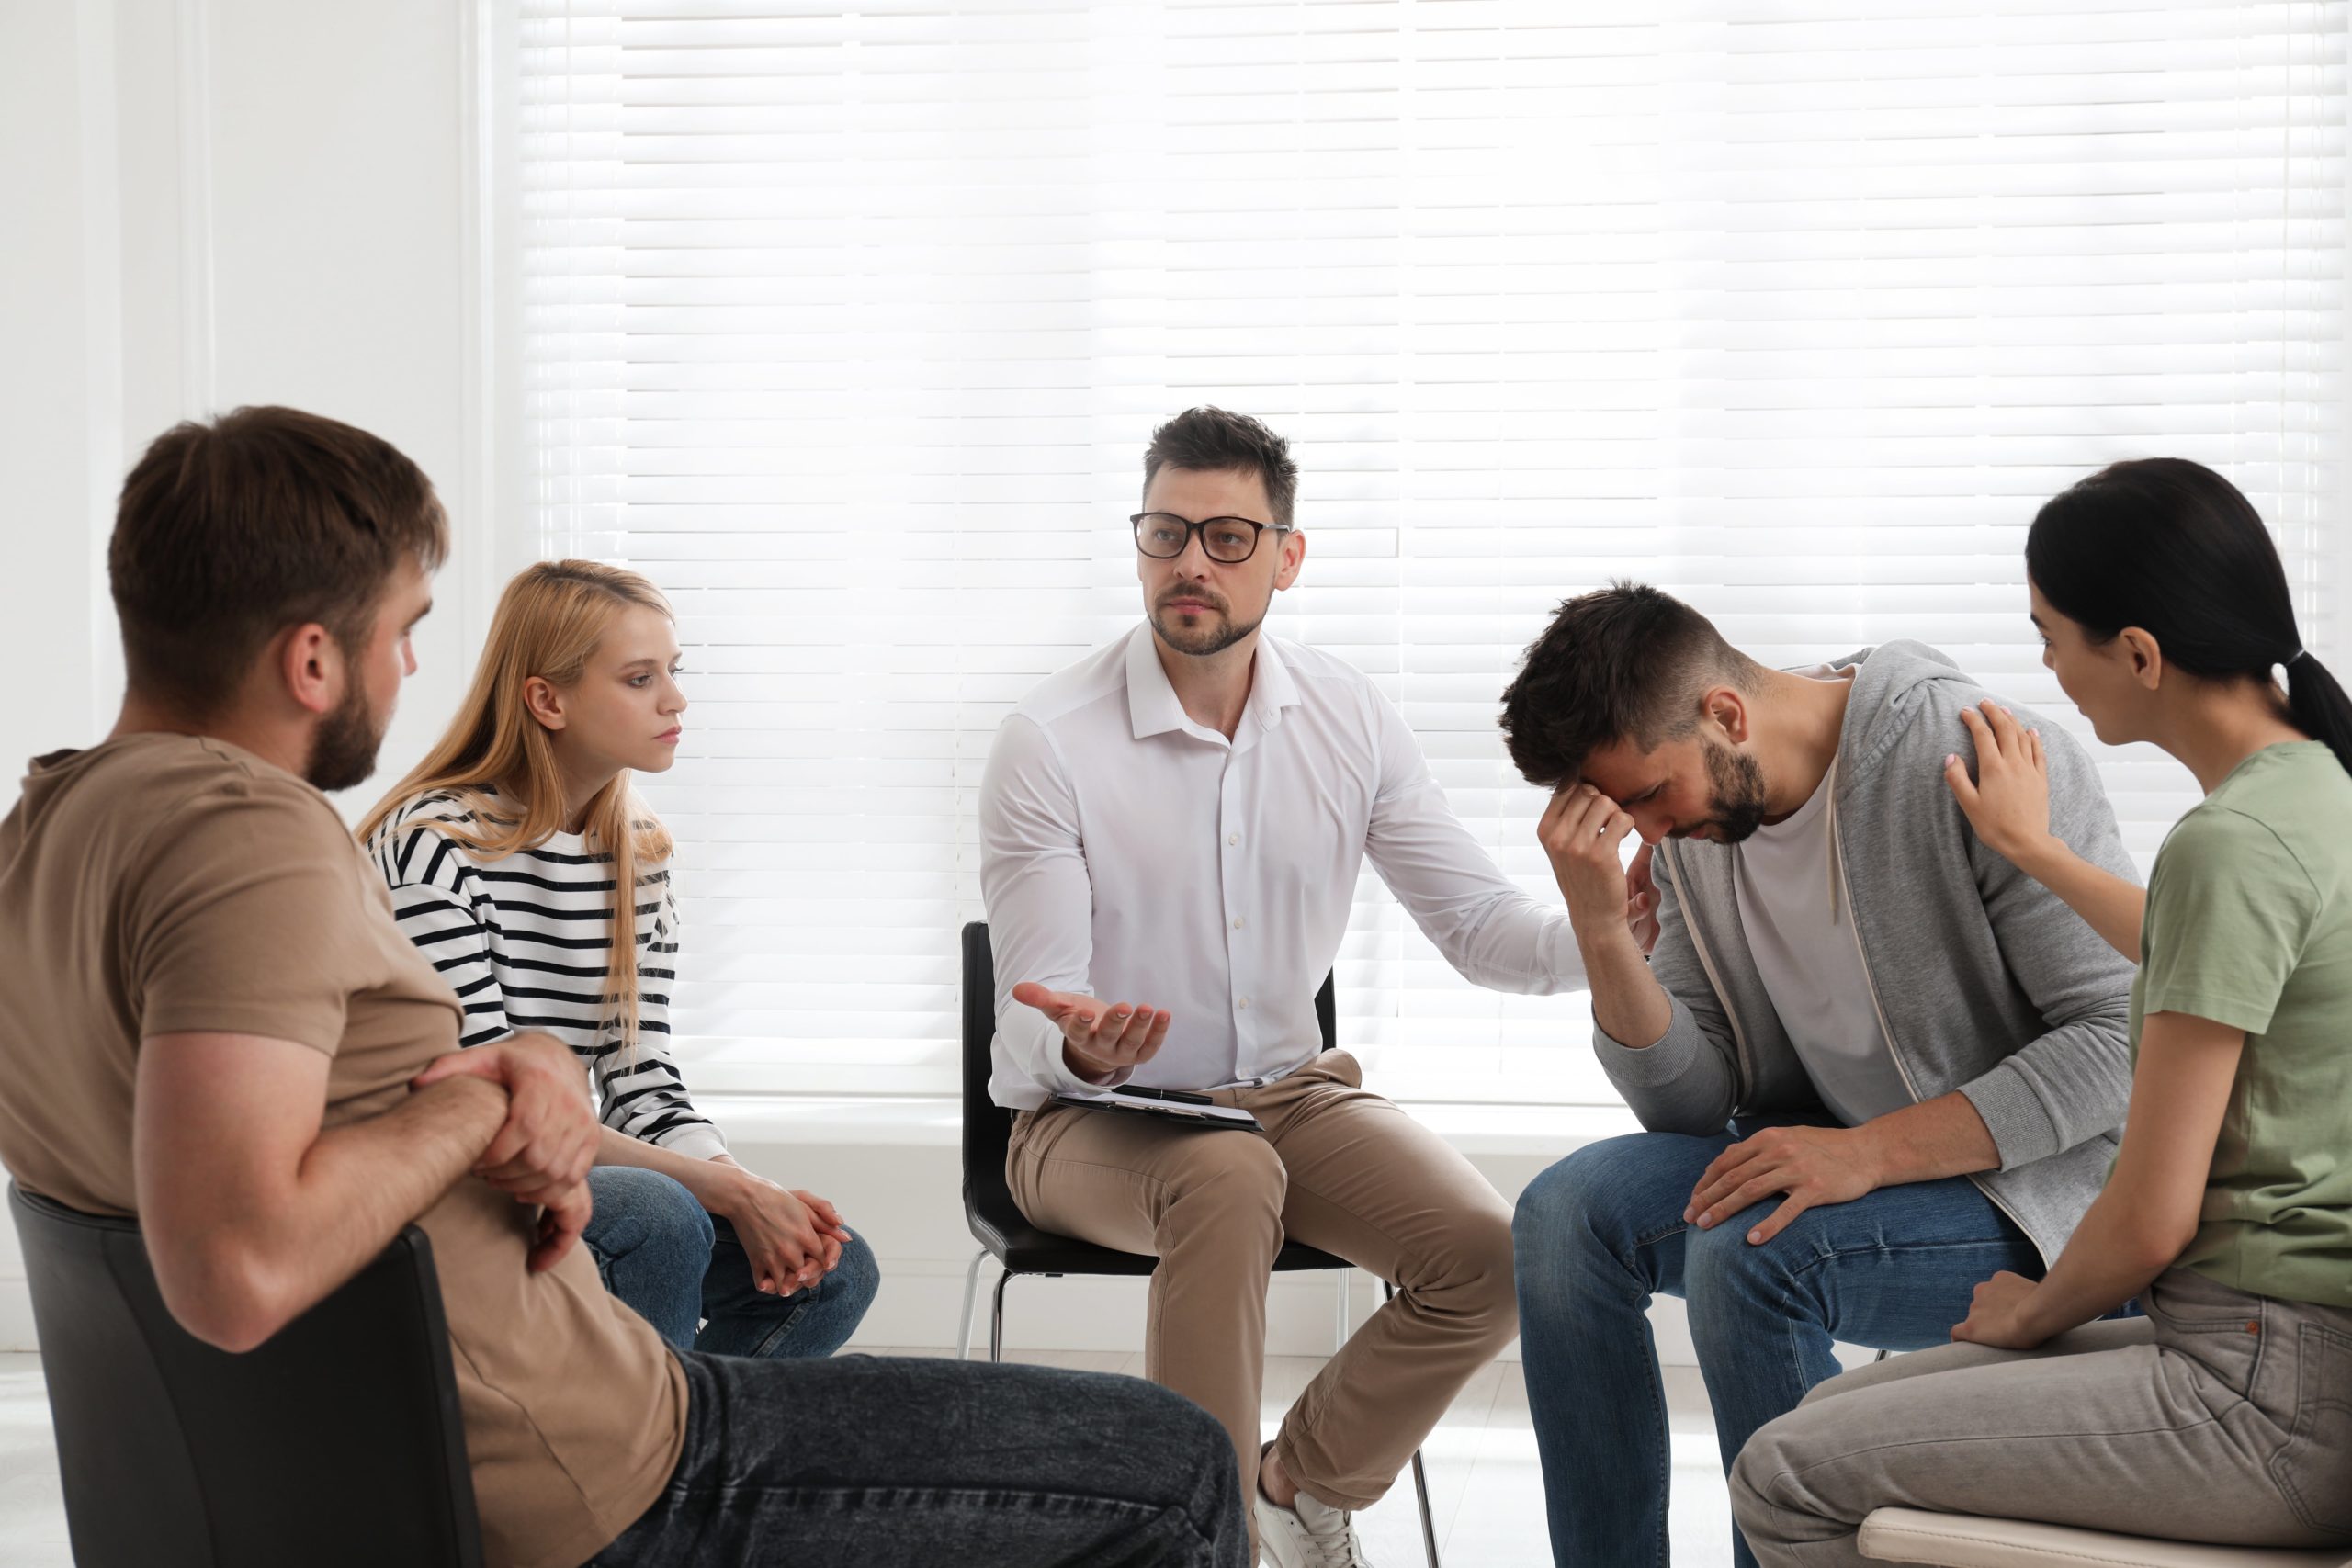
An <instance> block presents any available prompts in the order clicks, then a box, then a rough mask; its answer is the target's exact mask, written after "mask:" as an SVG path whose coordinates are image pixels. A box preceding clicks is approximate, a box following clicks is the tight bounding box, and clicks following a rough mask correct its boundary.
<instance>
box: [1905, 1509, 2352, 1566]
mask: <svg viewBox="0 0 2352 1568" xmlns="http://www.w3.org/2000/svg"><path fill="white" fill-rule="evenodd" d="M1859 1545H1860V1549H1861V1553H1862V1555H1863V1556H1865V1557H1868V1558H1871V1560H1873V1561H1875V1562H1925V1563H1933V1564H1936V1565H1938V1568H2352V1547H2346V1548H2345V1549H2342V1550H2338V1549H2336V1548H2333V1547H2323V1548H2320V1549H2319V1550H2317V1551H2302V1550H2296V1549H2291V1548H2287V1547H2276V1546H2208V1545H2204V1544H2202V1543H2200V1542H2197V1541H2187V1540H2154V1539H2152V1538H2150V1537H2147V1536H2138V1535H2109V1534H2108V1533H2107V1532H2106V1531H2105V1530H2086V1529H2071V1528H2069V1527H2067V1526H2064V1525H2044V1524H2034V1523H2030V1522H2029V1521H2027V1520H2024V1519H1988V1518H1978V1517H1974V1516H1973V1515H1967V1514H1930V1513H1927V1512H1924V1511H1922V1510H1920V1509H1917V1508H1881V1509H1879V1510H1878V1511H1877V1512H1875V1513H1873V1514H1871V1517H1869V1518H1867V1519H1864V1520H1863V1521H1862V1532H1861V1539H1860V1542H1859Z"/></svg>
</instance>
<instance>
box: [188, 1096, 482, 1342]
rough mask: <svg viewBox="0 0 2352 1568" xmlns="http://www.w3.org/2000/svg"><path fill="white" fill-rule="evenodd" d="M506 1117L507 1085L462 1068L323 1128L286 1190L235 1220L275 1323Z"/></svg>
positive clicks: (446, 1180) (321, 1293) (372, 1244)
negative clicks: (460, 1073)
mask: <svg viewBox="0 0 2352 1568" xmlns="http://www.w3.org/2000/svg"><path fill="white" fill-rule="evenodd" d="M505 1117H506V1091H505V1090H504V1089H501V1088H499V1087H498V1086H497V1085H496V1084H493V1083H491V1082H488V1081H487V1080H485V1079H482V1078H479V1077H458V1078H450V1079H447V1080H445V1081H444V1082H441V1083H436V1084H433V1085H431V1086H429V1087H427V1088H425V1089H419V1090H418V1091H416V1092H415V1093H414V1094H413V1095H411V1096H410V1097H409V1098H408V1099H407V1100H405V1101H403V1102H402V1103H401V1104H400V1105H398V1106H396V1107H394V1108H393V1109H392V1110H390V1111H385V1112H384V1113H383V1114H382V1115H379V1116H371V1117H368V1118H367V1119H366V1120H364V1121H360V1122H348V1123H345V1125H343V1126H340V1127H333V1128H329V1129H327V1130H326V1131H324V1132H322V1133H321V1134H319V1136H318V1139H317V1141H316V1142H314V1143H312V1144H311V1148H310V1152H309V1153H308V1154H306V1155H305V1156H303V1158H302V1161H301V1165H300V1169H299V1171H298V1172H297V1173H296V1176H295V1179H294V1183H293V1188H292V1190H290V1191H288V1192H285V1193H283V1194H282V1195H281V1197H280V1201H277V1202H275V1203H269V1204H262V1205H256V1206H255V1207H254V1209H252V1210H249V1211H248V1214H247V1216H246V1219H245V1221H244V1223H243V1224H240V1225H238V1226H237V1227H236V1228H237V1230H239V1231H241V1232H243V1235H241V1236H239V1237H237V1238H236V1239H237V1241H238V1242H239V1243H241V1244H242V1245H240V1246H238V1247H236V1249H235V1250H236V1252H237V1253H239V1254H242V1260H243V1264H244V1266H245V1267H247V1268H249V1269H253V1270H254V1272H255V1274H256V1275H257V1276H258V1277H259V1278H260V1279H261V1280H263V1281H264V1282H265V1284H266V1289H265V1291H264V1292H263V1294H264V1297H265V1299H266V1300H267V1301H269V1302H271V1303H274V1313H273V1315H276V1316H277V1318H278V1320H279V1323H280V1324H281V1325H282V1323H283V1322H285V1321H288V1320H290V1319H292V1318H294V1317H296V1316H299V1315H300V1314H302V1313H303V1312H305V1311H307V1310H309V1309H310V1308H311V1306H313V1305H315V1304H316V1303H318V1302H319V1301H320V1300H322V1298H324V1297H325V1296H326V1295H328V1294H329V1293H330V1292H333V1291H334V1289H335V1288H336V1287H337V1286H339V1285H341V1284H342V1283H343V1282H344V1281H345V1280H348V1279H350V1278H351V1277H352V1276H353V1275H354V1274H356V1273H357V1272H359V1270H360V1269H363V1268H365V1267H366V1266H367V1265H368V1262H369V1261H370V1260H372V1259H373V1258H375V1257H376V1255H377V1254H379V1253H380V1252H381V1251H383V1249H384V1248H385V1247H386V1246H387V1245H388V1244H390V1241H391V1239H392V1237H393V1236H394V1235H397V1234H399V1232H400V1229H401V1226H403V1225H405V1224H408V1223H409V1222H410V1221H412V1220H413V1219H415V1218H416V1217H417V1216H418V1215H419V1214H422V1213H424V1212H425V1211H426V1210H427V1209H429V1208H431V1207H432V1206H433V1205H434V1204H435V1202H437V1201H439V1200H440V1198H441V1195H442V1194H443V1193H445V1192H447V1191H448V1190H449V1189H450V1188H451V1187H452V1186H454V1185H455V1184H456V1183H457V1182H458V1181H459V1180H461V1179H464V1178H465V1176H466V1175H467V1173H468V1172H469V1170H471V1169H472V1168H473V1164H474V1161H475V1160H476V1159H477V1158H478V1157H480V1156H481V1152H482V1151H483V1150H484V1149H486V1148H488V1147H489V1146H490V1141H491V1139H492V1137H494V1136H496V1135H497V1133H498V1130H499V1127H500V1125H501V1124H502V1123H503V1122H504V1120H505ZM209 1250H213V1251H215V1252H216V1253H217V1252H219V1251H223V1250H226V1249H218V1248H216V1249H209ZM273 1331H274V1330H273Z"/></svg>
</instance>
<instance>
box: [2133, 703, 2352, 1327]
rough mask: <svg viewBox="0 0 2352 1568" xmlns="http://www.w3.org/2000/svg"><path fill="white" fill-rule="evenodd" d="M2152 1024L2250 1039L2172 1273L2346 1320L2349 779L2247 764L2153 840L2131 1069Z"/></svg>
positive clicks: (2338, 773) (2318, 757) (2317, 764)
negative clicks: (2188, 1021)
mask: <svg viewBox="0 0 2352 1568" xmlns="http://www.w3.org/2000/svg"><path fill="white" fill-rule="evenodd" d="M2152 1012H2177V1013H2184V1014H2187V1015H2188V1016H2190V1017H2193V1018H2203V1019H2211V1021H2214V1022H2216V1023H2222V1024H2227V1025H2229V1026H2230V1027H2232V1028H2233V1029H2243V1030H2245V1036H2246V1039H2245V1055H2243V1056H2242V1057H2241V1058H2240V1059H2239V1062H2238V1071H2237V1078H2236V1081H2235V1082H2234V1083H2233V1085H2232V1086H2231V1089H2230V1104H2229V1111H2228V1113H2227V1114H2226V1116H2225V1117H2224V1118H2223V1120H2222V1134H2221V1138H2220V1140H2219V1141H2218V1142H2217V1143H2216V1144H2215V1145H2214V1148H2213V1156H2212V1157H2213V1163H2212V1171H2211V1175H2210V1176H2209V1177H2208V1178H2207V1179H2206V1186H2205V1202H2204V1207H2203V1210H2202V1212H2201V1214H2200V1217H2199V1223H2198V1226H2197V1236H2196V1239H2195V1240H2194V1241H2192V1242H2191V1243H2190V1244H2189V1247H2188V1251H2187V1252H2185V1253H2184V1254H2182V1255H2181V1258H2180V1262H2181V1265H2182V1266H2183V1267H2185V1268H2188V1269H2195V1270H2196V1271H2197V1272H2199V1273H2200V1274H2203V1275H2205V1276H2207V1277H2208V1278H2210V1279H2213V1280H2219V1281H2220V1282H2222V1284H2225V1285H2230V1286H2233V1287H2234V1288H2236V1289H2238V1290H2241V1291H2245V1292H2251V1293H2252V1294H2255V1295H2261V1296H2270V1297H2274V1298H2276V1299H2279V1300H2284V1301H2299V1302H2316V1303H2320V1304H2322V1305H2324V1306H2335V1307H2345V1306H2352V773H2346V772H2345V770H2344V768H2343V765H2342V764H2341V763H2339V762H2337V761H2336V760H2335V753H2334V752H2332V751H2330V750H2328V749H2327V748H2326V747H2325V746H2324V745H2322V744H2321V743H2320V742H2318V741H2315V740H2306V741H2299V742H2294V743H2291V744H2288V745H2283V746H2271V747H2267V748H2265V749H2264V750H2260V751H2257V752H2256V753H2255V754H2254V755H2253V756H2251V757H2248V758H2247V759H2246V760H2245V761H2243V762H2241V763H2239V764H2238V766H2237V767H2236V769H2235V770H2233V772H2232V773H2231V774H2230V776H2229V777H2228V778H2226V779H2224V780H2222V784H2221V786H2220V787H2219V788H2217V789H2215V790H2214V791H2213V793H2212V794H2211V795H2207V796H2206V797H2205V799H2204V800H2203V801H2202V802H2200V803H2199V805H2197V806H2196V807H2193V808H2192V809H2191V810H2190V811H2189V812H2188V815H2186V816H2184V817H2183V818H2181V819H2180V821H2179V822H2178V823H2177V824H2176V825H2175V826H2174V828H2173V830H2172V832H2171V833H2170V834H2169V835H2168V836H2167V837H2166V838H2165V844H2164V848H2163V850H2162V851H2160V852H2158V853H2157V855H2156V864H2155V870H2154V874H2152V875H2151V876H2150V877H2149V878H2148V914H2147V919H2146V921H2145V923H2144V924H2143V927H2142V930H2141V935H2140V974H2139V977H2138V978H2137V979H2136V980H2134V981H2133V982H2132V986H2131V1043H2132V1049H2133V1053H2134V1055H2135V1058H2136V1055H2137V1053H2138V1048H2139V1042H2140V1024H2141V1021H2142V1020H2143V1018H2144V1017H2146V1015H2148V1014H2149V1013H2152ZM2183 1152H2184V1154H2187V1153H2188V1152H2189V1151H2183Z"/></svg>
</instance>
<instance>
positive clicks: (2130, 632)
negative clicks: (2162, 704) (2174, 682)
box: [2115, 626, 2165, 692]
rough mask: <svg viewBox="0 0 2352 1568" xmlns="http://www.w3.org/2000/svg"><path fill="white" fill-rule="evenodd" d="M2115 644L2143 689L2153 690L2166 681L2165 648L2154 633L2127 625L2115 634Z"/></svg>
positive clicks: (2134, 678) (2133, 677)
mask: <svg viewBox="0 0 2352 1568" xmlns="http://www.w3.org/2000/svg"><path fill="white" fill-rule="evenodd" d="M2115 644H2116V647H2117V648H2118V649H2120V650H2121V651H2122V654H2123V658H2124V660H2125V661H2126V663H2127V664H2128V665H2129V667H2130V669H2131V679H2132V680H2134V681H2136V682H2139V683H2140V685H2141V687H2142V688H2143V689H2144V690H2146V691H2151V692H2153V691H2154V690H2155V689H2156V688H2157V687H2158V686H2160V685H2162V684H2163V683H2164V678H2165V650H2164V648H2163V646H2162V645H2161V644H2159V643H2158V642H2157V641H2156V638H2155V634H2154V633H2153V632H2150V631H2146V630H2144V629H2143V628H2141V627H2139V626H2126V627H2124V628H2123V629H2122V630H2121V631H2120V632H2118V633H2116V634H2115Z"/></svg>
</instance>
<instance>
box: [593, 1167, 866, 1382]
mask: <svg viewBox="0 0 2352 1568" xmlns="http://www.w3.org/2000/svg"><path fill="white" fill-rule="evenodd" d="M588 1190H589V1194H590V1196H591V1197H592V1198H593V1199H594V1205H595V1212H594V1213H593V1214H592V1215H590V1217H589V1220H588V1228H587V1230H585V1231H584V1232H582V1235H581V1238H580V1239H581V1240H582V1241H584V1242H586V1243H587V1244H588V1250H589V1252H590V1254H591V1255H592V1256H593V1257H594V1258H595V1259H596V1269H597V1272H598V1273H600V1274H602V1275H603V1276H604V1280H605V1289H606V1290H608V1291H610V1292H613V1294H615V1295H616V1296H618V1297H619V1298H620V1299H621V1300H622V1301H623V1302H624V1303H627V1304H628V1307H629V1309H630V1310H631V1311H633V1312H635V1313H636V1314H638V1315H639V1317H642V1318H644V1319H645V1320H646V1321H647V1322H648V1323H650V1324H651V1325H653V1326H654V1327H655V1328H656V1329H658V1330H660V1331H661V1334H662V1338H664V1339H666V1340H668V1341H669V1342H670V1345H671V1348H673V1349H678V1350H700V1351H703V1352H704V1353H705V1354H707V1355H718V1356H766V1357H814V1356H830V1355H831V1354H832V1353H833V1352H834V1351H836V1350H838V1349H840V1348H842V1345H844V1344H845V1343H847V1342H848V1340H849V1337H850V1335H851V1334H852V1333H854V1332H855V1330H856V1328H857V1325H858V1320H859V1319H861V1318H863V1317H864V1316H865V1309H866V1308H867V1307H868V1306H871V1305H872V1304H873V1303H874V1295H875V1292H876V1290H877V1289H878V1288H879V1285H880V1282H881V1272H880V1269H878V1268H877V1266H876V1263H875V1261H874V1251H873V1248H871V1247H867V1246H866V1245H865V1239H864V1238H863V1237H859V1238H856V1239H854V1240H852V1241H849V1242H847V1243H845V1244H844V1245H843V1246H842V1259H841V1262H840V1263H839V1264H838V1265H836V1266H835V1267H834V1269H833V1270H832V1272H831V1273H830V1274H827V1275H826V1276H825V1277H824V1278H823V1279H822V1280H819V1281H817V1283H815V1284H813V1285H810V1286H809V1287H807V1288H806V1289H803V1290H798V1291H795V1292H792V1293H791V1294H790V1295H788V1296H771V1295H763V1294H762V1293H761V1292H760V1290H759V1288H758V1286H757V1284H756V1283H754V1281H753V1280H752V1261H751V1258H750V1257H749V1255H748V1254H746V1253H745V1252H744V1250H743V1244H742V1242H741V1241H740V1240H738V1239H737V1237H736V1235H735V1227H734V1226H733V1225H731V1224H728V1223H727V1222H726V1221H725V1220H723V1219H719V1218H718V1217H717V1216H715V1215H712V1214H710V1213H706V1212H705V1211H704V1209H703V1206H702V1205H701V1203H699V1202H697V1201H695V1196H694V1194H693V1193H691V1192H689V1191H687V1190H685V1189H684V1187H681V1186H680V1185H678V1183H676V1182H675V1181H673V1180H671V1179H670V1178H668V1177H666V1176H663V1175H662V1174H661V1173H660V1172H658V1171H651V1170H640V1169H639V1168H636V1167H634V1166H626V1165H600V1166H597V1167H596V1168H594V1169H593V1170H591V1171H590V1172H589V1173H588ZM697 1324H699V1325H701V1326H700V1327H699V1328H697V1327H696V1326H695V1325H697Z"/></svg>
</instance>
